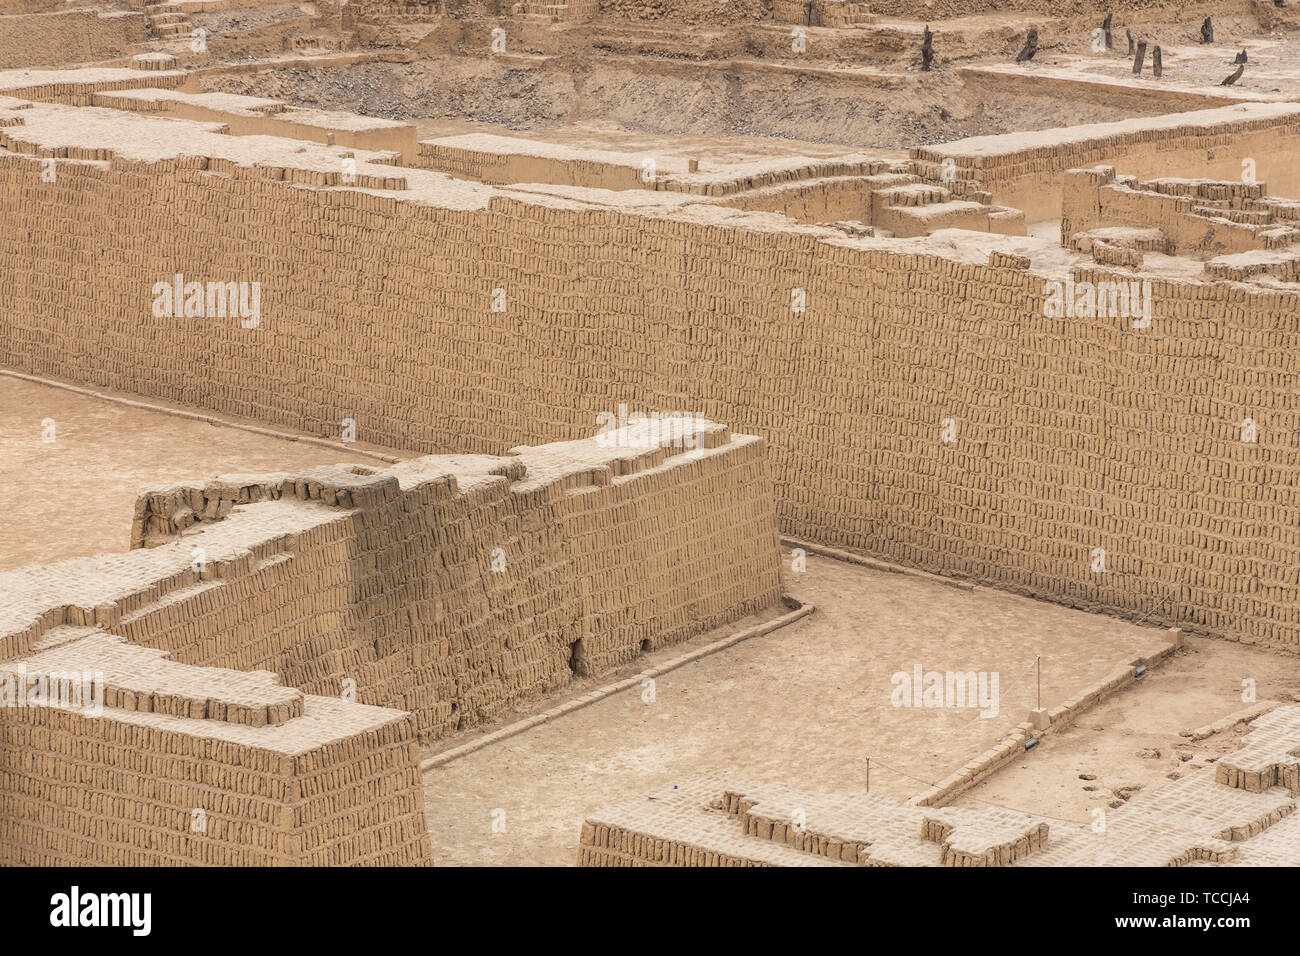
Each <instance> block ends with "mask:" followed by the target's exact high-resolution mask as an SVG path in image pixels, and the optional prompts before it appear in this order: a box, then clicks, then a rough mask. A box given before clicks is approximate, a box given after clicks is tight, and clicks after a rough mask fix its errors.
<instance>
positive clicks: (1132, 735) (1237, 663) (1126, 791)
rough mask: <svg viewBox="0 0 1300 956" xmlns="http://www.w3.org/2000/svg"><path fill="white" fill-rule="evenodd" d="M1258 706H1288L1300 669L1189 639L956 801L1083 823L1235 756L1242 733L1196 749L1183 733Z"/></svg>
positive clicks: (1284, 660)
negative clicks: (1245, 689)
mask: <svg viewBox="0 0 1300 956" xmlns="http://www.w3.org/2000/svg"><path fill="white" fill-rule="evenodd" d="M1246 679H1251V680H1254V681H1255V694H1256V698H1257V700H1260V701H1264V700H1280V701H1283V702H1285V703H1292V702H1294V700H1295V699H1297V698H1296V696H1295V695H1297V694H1300V660H1297V659H1296V658H1294V657H1290V656H1286V655H1281V654H1275V653H1272V652H1269V651H1262V650H1256V649H1255V648H1252V647H1248V646H1244V645H1241V644H1232V643H1229V642H1227V641H1220V640H1214V639H1211V638H1189V639H1188V646H1187V648H1186V650H1183V651H1180V652H1179V653H1178V654H1177V656H1175V657H1174V658H1173V659H1172V660H1171V661H1168V662H1167V663H1165V664H1162V665H1161V666H1160V667H1158V668H1155V669H1154V670H1152V671H1150V672H1149V673H1148V674H1147V675H1146V676H1144V677H1143V678H1142V680H1141V681H1140V683H1138V684H1135V685H1133V686H1132V687H1129V688H1126V689H1125V690H1123V691H1121V692H1120V693H1118V694H1116V695H1115V696H1114V697H1112V698H1110V699H1109V700H1107V701H1105V702H1103V703H1102V704H1101V706H1099V707H1097V708H1095V709H1093V710H1091V711H1088V712H1087V713H1085V714H1083V715H1082V716H1081V717H1080V718H1079V720H1078V721H1076V722H1075V723H1074V724H1073V725H1072V726H1071V727H1069V728H1068V729H1066V730H1065V731H1064V732H1062V733H1060V734H1056V735H1053V734H1049V735H1048V736H1046V737H1044V738H1043V741H1042V743H1040V744H1039V745H1038V746H1037V747H1036V748H1034V749H1033V750H1032V751H1030V752H1028V753H1026V754H1025V757H1024V759H1023V760H1020V761H1017V762H1016V763H1014V764H1012V765H1011V766H1009V767H1007V768H1005V769H1003V770H1000V771H998V772H997V773H996V774H994V775H993V776H992V777H990V778H989V779H988V780H987V781H985V782H984V783H982V784H980V785H979V786H977V787H973V788H971V789H970V790H968V791H967V792H966V793H964V794H962V795H961V796H959V797H958V798H957V799H956V800H954V801H953V805H954V806H979V805H984V804H995V805H998V806H1007V807H1014V808H1016V809H1019V810H1024V811H1026V812H1030V813H1036V814H1040V815H1043V816H1049V817H1054V818H1057V819H1063V820H1072V821H1076V822H1079V823H1087V822H1089V821H1090V820H1091V819H1092V818H1091V811H1092V809H1093V808H1094V807H1110V806H1115V805H1117V804H1118V803H1120V802H1122V801H1125V800H1127V799H1129V798H1131V797H1133V796H1134V795H1135V794H1137V793H1145V792H1150V791H1151V790H1153V789H1155V788H1156V787H1158V786H1159V785H1160V784H1162V783H1166V782H1168V781H1169V780H1172V779H1177V777H1178V776H1181V775H1183V774H1186V773H1187V772H1188V771H1190V770H1194V769H1196V768H1199V767H1204V766H1205V765H1206V764H1207V763H1213V762H1214V760H1216V759H1218V758H1219V757H1220V756H1222V755H1223V754H1225V753H1227V752H1229V751H1231V750H1235V749H1236V748H1237V744H1238V742H1239V740H1240V738H1241V736H1242V734H1243V733H1244V730H1242V729H1241V728H1238V729H1236V730H1226V731H1222V732H1220V733H1218V734H1216V735H1214V736H1213V737H1209V738H1207V739H1205V740H1203V741H1199V742H1194V741H1192V740H1191V739H1189V738H1187V737H1183V736H1182V735H1181V733H1182V731H1184V730H1191V729H1193V728H1197V727H1204V726H1206V725H1207V724H1211V723H1213V722H1214V721H1216V720H1218V719H1219V718H1220V717H1225V716H1227V715H1229V714H1234V713H1237V712H1239V711H1241V710H1243V709H1245V708H1247V707H1249V706H1250V704H1249V703H1247V702H1244V701H1243V700H1242V681H1243V680H1246Z"/></svg>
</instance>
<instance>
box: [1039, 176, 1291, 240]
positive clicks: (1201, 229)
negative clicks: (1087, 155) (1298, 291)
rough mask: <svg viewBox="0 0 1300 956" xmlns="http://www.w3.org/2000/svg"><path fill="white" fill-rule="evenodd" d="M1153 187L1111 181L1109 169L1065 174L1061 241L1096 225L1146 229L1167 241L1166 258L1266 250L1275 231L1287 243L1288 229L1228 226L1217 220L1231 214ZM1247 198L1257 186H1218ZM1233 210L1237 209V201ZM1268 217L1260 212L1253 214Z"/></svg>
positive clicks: (1258, 191) (1258, 195)
mask: <svg viewBox="0 0 1300 956" xmlns="http://www.w3.org/2000/svg"><path fill="white" fill-rule="evenodd" d="M1156 185H1159V184H1158V183H1139V182H1137V181H1136V180H1134V179H1132V178H1131V177H1123V178H1122V179H1117V178H1116V176H1115V168H1114V167H1113V166H1103V167H1097V168H1094V169H1090V170H1077V169H1076V170H1070V171H1069V172H1067V173H1066V174H1065V178H1064V181H1063V192H1062V203H1061V241H1062V243H1063V244H1068V243H1069V240H1070V237H1071V236H1073V235H1074V234H1076V233H1078V232H1083V231H1086V230H1090V229H1095V228H1097V227H1099V226H1116V225H1122V226H1152V227H1155V228H1157V229H1159V230H1160V231H1161V232H1162V233H1163V234H1164V235H1165V236H1166V237H1167V239H1168V240H1169V243H1170V253H1171V254H1173V253H1174V252H1188V251H1194V252H1209V253H1212V254H1215V255H1232V254H1236V253H1240V252H1248V251H1250V250H1252V249H1264V248H1267V247H1269V246H1270V245H1271V243H1270V241H1269V238H1268V236H1267V235H1266V234H1267V233H1268V232H1270V231H1275V232H1277V233H1278V235H1279V236H1280V237H1285V238H1288V239H1289V238H1293V237H1292V236H1291V234H1290V232H1289V230H1285V229H1282V230H1279V229H1278V224H1276V223H1272V222H1269V223H1267V224H1264V225H1260V226H1252V225H1247V224H1245V223H1237V222H1230V221H1227V220H1226V219H1224V218H1222V217H1223V216H1226V215H1229V214H1230V213H1231V212H1232V210H1220V209H1215V208H1213V207H1206V206H1205V204H1204V203H1203V202H1198V201H1197V199H1196V198H1195V197H1194V196H1190V195H1177V194H1175V193H1173V192H1157V191H1155V189H1154V188H1153V187H1154V186H1156ZM1224 188H1225V190H1230V189H1235V190H1236V191H1237V192H1238V193H1241V194H1248V195H1249V197H1250V199H1252V200H1258V199H1263V198H1264V196H1263V184H1262V183H1256V184H1253V185H1249V186H1247V185H1245V184H1241V183H1237V184H1232V183H1228V184H1224ZM1235 206H1236V209H1238V210H1240V209H1242V202H1241V201H1238V202H1237V203H1236V204H1235ZM1198 207H1200V208H1202V209H1204V212H1203V213H1197V212H1196V210H1197V208H1198ZM1255 215H1256V216H1257V217H1258V218H1261V219H1263V218H1269V219H1271V217H1267V214H1266V213H1257V214H1255Z"/></svg>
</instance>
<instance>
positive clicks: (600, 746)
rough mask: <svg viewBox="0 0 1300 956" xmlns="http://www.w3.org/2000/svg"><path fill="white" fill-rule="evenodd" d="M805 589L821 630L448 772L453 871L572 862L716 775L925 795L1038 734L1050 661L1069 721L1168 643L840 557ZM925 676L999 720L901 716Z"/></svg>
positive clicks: (808, 628)
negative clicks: (1043, 654)
mask: <svg viewBox="0 0 1300 956" xmlns="http://www.w3.org/2000/svg"><path fill="white" fill-rule="evenodd" d="M787 577H788V580H787V588H788V590H789V592H790V593H791V594H793V595H795V596H796V597H799V598H800V599H802V600H808V601H812V602H813V603H814V604H816V605H817V611H816V612H815V613H814V614H813V615H811V616H810V617H808V618H805V619H803V620H801V621H799V622H797V623H795V624H793V625H790V626H788V627H785V628H782V629H780V630H777V631H775V632H773V633H771V634H768V635H764V636H762V637H758V638H753V639H751V640H749V641H745V642H742V643H741V644H738V645H735V646H734V647H731V648H728V649H727V650H725V651H721V652H719V653H717V654H714V655H712V656H710V657H707V658H704V659H702V660H700V661H696V662H694V663H692V664H689V665H687V666H685V667H682V668H680V669H678V670H676V671H672V672H670V673H669V674H666V675H664V676H662V677H661V678H660V679H659V680H658V683H657V685H656V687H655V695H654V700H653V702H645V701H644V700H643V699H642V697H643V694H642V693H640V692H637V691H626V692H623V693H621V694H617V695H615V696H612V697H609V698H606V699H605V700H602V701H600V702H598V703H596V704H594V705H592V706H590V707H587V708H585V709H583V710H580V711H577V712H575V713H573V714H569V715H566V716H564V717H562V718H559V719H557V720H556V721H555V722H554V723H552V724H549V725H542V726H540V727H537V728H534V729H532V730H530V731H527V732H526V733H523V734H520V735H519V736H516V737H512V738H510V739H508V740H505V741H502V742H500V743H497V744H493V745H491V746H488V747H486V748H484V749H483V750H480V751H478V752H476V753H473V754H470V755H469V756H466V757H462V758H460V759H458V760H455V761H453V762H451V763H449V764H447V765H445V766H443V767H439V768H435V769H433V770H432V771H430V772H429V773H428V774H427V775H426V777H425V784H426V786H425V796H426V812H427V817H428V821H429V825H430V832H431V834H432V837H433V850H434V859H435V861H436V862H437V863H439V864H460V865H502V864H516V865H524V864H545V865H569V864H572V863H573V862H574V860H575V857H576V854H577V843H576V841H577V836H578V832H579V828H580V826H581V823H582V820H583V818H584V816H585V815H586V814H587V813H588V812H589V811H591V810H593V809H595V808H597V807H599V806H601V805H604V804H608V803H613V802H617V801H619V800H622V799H625V798H628V797H632V796H635V795H639V794H642V793H645V792H648V791H650V790H654V789H657V788H659V787H662V786H665V785H671V783H672V781H673V778H674V777H675V776H679V775H686V774H689V773H692V772H698V771H700V770H701V769H708V770H711V771H712V770H719V771H724V772H733V773H734V774H735V776H736V778H737V779H739V780H750V781H765V780H778V781H785V782H791V783H797V784H799V785H800V786H804V787H808V788H809V789H821V790H846V789H857V788H860V787H862V786H863V780H864V770H865V758H866V757H867V755H873V762H872V790H873V791H875V792H886V793H891V794H895V795H898V796H908V795H910V794H913V793H916V792H918V791H920V790H923V789H925V788H926V787H927V786H928V785H929V784H930V783H933V782H934V781H935V780H937V779H939V778H940V777H942V776H944V775H945V774H947V773H948V772H950V771H952V770H954V769H956V768H957V767H959V766H960V765H961V764H963V763H965V762H966V760H968V759H969V758H970V757H972V756H975V755H976V754H978V753H980V752H981V751H983V750H984V749H986V748H987V747H989V746H991V745H992V744H993V743H994V742H995V741H996V740H997V739H998V738H999V737H1001V736H1002V735H1003V734H1005V733H1006V732H1007V731H1008V730H1009V729H1010V728H1011V727H1013V726H1014V725H1015V724H1017V723H1019V722H1021V721H1023V720H1025V719H1026V718H1027V715H1028V711H1029V709H1030V708H1031V707H1032V706H1033V702H1034V694H1035V683H1034V655H1035V654H1036V653H1038V652H1040V651H1047V650H1048V649H1051V652H1050V654H1048V656H1047V658H1046V659H1045V661H1044V665H1043V702H1044V704H1046V705H1048V706H1051V705H1054V704H1056V703H1059V702H1061V701H1063V700H1065V699H1067V698H1068V697H1069V696H1071V695H1072V694H1073V693H1075V692H1077V691H1078V690H1080V689H1081V688H1082V687H1084V686H1085V685H1087V684H1089V683H1091V682H1094V681H1096V680H1098V679H1100V678H1101V677H1102V676H1104V674H1105V673H1106V672H1107V671H1109V670H1110V669H1111V668H1113V667H1114V666H1115V665H1116V664H1117V663H1119V662H1121V661H1128V660H1131V659H1132V658H1134V657H1135V656H1137V655H1138V654H1139V653H1140V652H1141V651H1143V650H1144V649H1147V650H1150V649H1151V648H1153V647H1154V646H1158V645H1159V643H1160V635H1159V632H1156V631H1153V630H1151V629H1148V628H1140V627H1136V626H1134V625H1132V624H1128V623H1125V622H1122V621H1116V620H1113V619H1110V618H1106V617H1100V616H1097V615H1089V614H1084V613H1082V612H1079V611H1073V610H1069V609H1066V608H1061V607H1057V606H1055V605H1050V604H1042V603H1039V602H1036V601H1031V600H1028V599H1024V598H1019V597H1015V596H1013V595H1009V594H1005V593H1002V592H999V591H993V590H983V589H981V590H977V591H974V592H968V591H963V590H958V589H956V588H952V587H949V586H947V585H945V584H942V583H935V582H933V581H929V580H926V579H923V578H918V577H913V576H910V575H898V574H890V573H887V572H880V571H873V570H869V569H867V568H863V567H860V566H857V565H853V564H847V563H844V562H840V561H835V560H832V559H828V558H819V557H810V558H808V570H807V571H806V572H804V573H803V574H799V575H795V574H790V575H788V576H787ZM670 656H671V655H670ZM916 664H920V665H921V666H922V667H923V668H924V669H925V670H927V671H930V670H937V671H947V670H954V671H967V670H974V671H990V672H992V671H996V672H998V674H999V698H1000V699H999V711H998V714H997V716H991V717H987V718H984V717H980V716H979V713H978V712H977V711H976V710H974V709H969V708H934V709H926V708H912V707H895V706H893V704H892V703H891V694H892V692H893V690H894V684H893V683H892V681H891V677H892V675H893V674H894V673H896V672H900V671H901V672H907V673H911V672H912V670H913V667H914V665H916ZM544 710H545V707H544V706H543V707H540V708H538V712H544ZM459 742H460V741H459V740H453V741H449V742H444V745H445V746H451V745H454V744H456V743H459ZM440 749H441V748H440ZM494 811H503V812H504V821H505V830H504V832H494V829H493V822H494V819H497V820H499V819H501V814H500V813H496V814H495V815H494Z"/></svg>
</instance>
